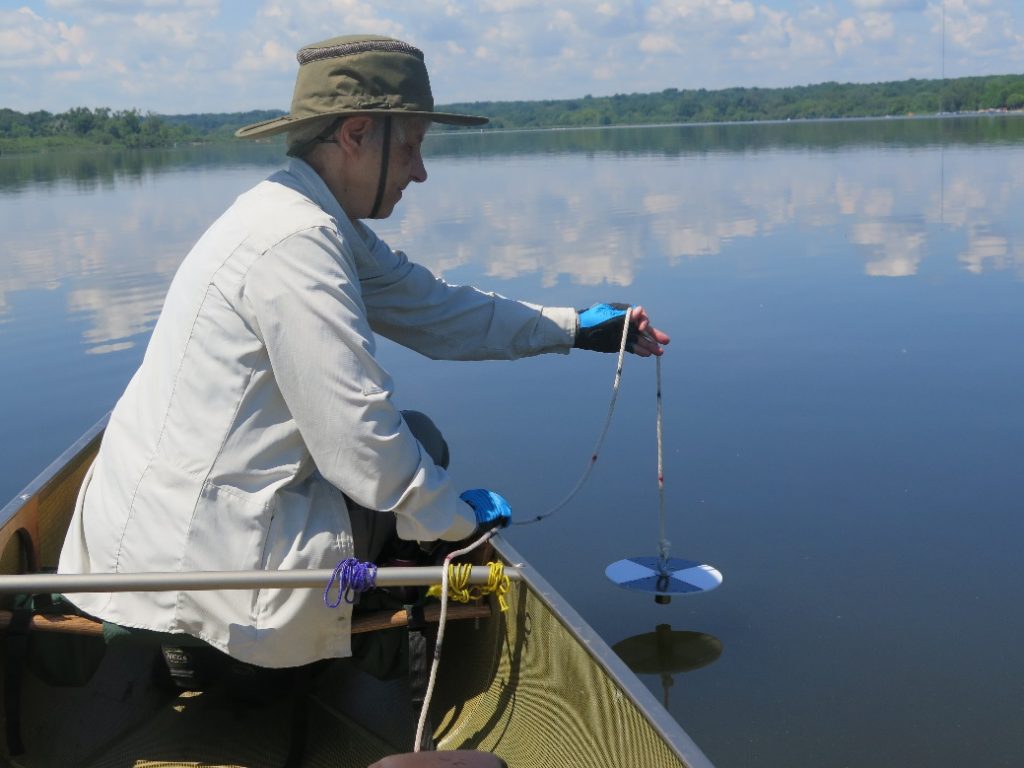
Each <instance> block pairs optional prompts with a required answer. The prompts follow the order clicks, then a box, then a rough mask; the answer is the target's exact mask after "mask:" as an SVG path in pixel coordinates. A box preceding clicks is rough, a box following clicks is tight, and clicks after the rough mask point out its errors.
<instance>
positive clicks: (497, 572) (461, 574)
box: [427, 562, 511, 613]
mask: <svg viewBox="0 0 1024 768" xmlns="http://www.w3.org/2000/svg"><path fill="white" fill-rule="evenodd" d="M487 567H488V568H490V573H489V574H488V576H487V583H486V584H484V585H482V586H474V587H471V586H469V577H470V576H471V575H472V574H473V566H472V565H471V564H470V563H449V564H448V598H449V599H450V600H455V601H456V602H459V603H468V602H469V601H470V600H479V599H480V598H481V597H486V596H487V595H491V594H493V595H496V596H497V598H498V607H499V608H501V610H502V612H503V613H504V612H505V611H507V610H508V601H507V600H505V595H506V594H508V591H509V589H510V588H511V584H510V582H509V578H508V576H507V575H506V574H505V565H504V563H501V562H492V563H488V564H487ZM427 596H428V597H440V596H441V585H440V584H435V585H434V586H432V587H430V588H429V589H428V590H427Z"/></svg>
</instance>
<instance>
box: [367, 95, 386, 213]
mask: <svg viewBox="0 0 1024 768" xmlns="http://www.w3.org/2000/svg"><path fill="white" fill-rule="evenodd" d="M381 143H382V145H383V146H382V148H381V153H380V181H378V182H377V197H376V198H374V200H373V208H372V209H371V210H370V218H371V219H376V218H377V214H378V213H380V204H381V203H382V202H384V188H385V187H386V186H387V183H388V159H389V158H390V157H391V115H386V116H385V117H384V138H383V139H382V140H381Z"/></svg>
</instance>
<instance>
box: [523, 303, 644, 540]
mask: <svg viewBox="0 0 1024 768" xmlns="http://www.w3.org/2000/svg"><path fill="white" fill-rule="evenodd" d="M632 319H633V308H632V307H628V308H627V309H626V317H625V322H623V324H622V340H621V341H620V342H619V356H618V358H617V359H616V361H615V379H614V380H613V381H612V397H611V400H610V401H609V403H608V413H607V414H605V417H604V426H602V427H601V434H600V435H599V436H598V438H597V443H595V445H594V450H593V451H591V452H590V461H589V462H587V466H586V469H584V470H583V474H582V475H580V479H579V480H578V481H577V482H576V485H575V486H573V489H572V490H571V491H569V493H568V494H567V495H566V497H565V498H564V499H562V500H561V501H560V502H558V504H556V505H555V506H554V507H552V508H551V509H549V510H548V511H547V512H545V513H544V514H541V515H537V516H536V517H534V518H533V519H531V520H523V521H522V522H513V523H512V525H533V524H534V523H539V522H540V521H541V520H544V519H546V518H548V517H551V516H552V515H553V514H555V513H556V512H558V511H559V510H560V509H561V508H562V507H564V506H565V505H566V504H568V503H569V502H570V501H572V500H573V498H574V497H575V496H576V494H577V493H579V490H580V488H582V487H583V484H584V483H585V482H587V478H588V477H590V473H591V471H592V470H593V469H594V465H595V464H596V463H597V457H598V456H599V455H600V454H601V448H602V446H603V445H604V439H605V437H606V436H607V435H608V427H609V426H611V423H612V414H614V413H615V403H616V401H617V400H618V399H619V385H620V384H621V383H622V364H623V361H624V360H625V358H626V339H627V338H628V337H629V324H630V322H631V321H632ZM659 359H660V358H659ZM659 370H660V369H659ZM659 391H660V387H659ZM658 474H659V475H660V474H661V471H660V470H659V472H658Z"/></svg>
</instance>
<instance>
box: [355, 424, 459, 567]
mask: <svg viewBox="0 0 1024 768" xmlns="http://www.w3.org/2000/svg"><path fill="white" fill-rule="evenodd" d="M402 417H403V418H404V419H405V423H406V424H407V425H408V427H409V431H411V432H412V434H413V437H415V438H416V439H417V440H419V442H420V445H421V446H423V449H424V450H425V451H426V452H427V454H429V456H430V458H432V459H433V460H434V463H435V464H437V465H438V466H439V467H442V468H443V469H447V468H448V443H446V442H445V440H444V436H443V435H442V434H441V430H439V429H438V428H437V426H436V425H435V424H434V422H433V421H431V420H430V417H428V416H426V415H424V414H422V413H420V412H419V411H402ZM346 501H348V516H349V519H350V520H351V521H352V539H353V542H354V545H355V557H356V559H357V560H363V561H366V560H369V561H371V562H376V560H377V558H378V557H379V556H380V553H381V552H382V551H383V550H384V548H385V547H386V546H387V545H388V544H389V543H390V542H391V541H392V539H394V538H395V516H394V514H392V513H391V512H377V511H375V510H372V509H366V508H364V507H360V506H359V505H358V504H356V503H355V502H354V501H352V500H351V499H348V498H347V497H346Z"/></svg>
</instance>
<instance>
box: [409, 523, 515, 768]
mask: <svg viewBox="0 0 1024 768" xmlns="http://www.w3.org/2000/svg"><path fill="white" fill-rule="evenodd" d="M497 532H498V530H497V529H496V528H492V529H491V530H489V531H488V532H487V533H485V534H484V535H483V536H481V537H480V538H479V539H477V540H476V541H474V542H473V543H472V544H470V545H469V546H468V547H463V548H462V549H457V550H455V551H454V552H450V553H449V554H448V556H447V557H446V558H445V559H444V566H443V567H442V568H441V615H440V616H439V617H438V621H437V641H436V642H435V643H434V660H433V661H432V662H431V664H430V680H429V682H428V683H427V692H426V693H425V694H424V695H423V706H422V707H420V719H419V722H418V723H417V724H416V742H415V743H414V744H413V748H412V751H413V752H419V751H420V742H421V741H422V740H423V729H424V727H426V723H427V711H428V710H429V709H430V700H431V698H433V696H434V683H435V681H436V680H437V668H438V666H439V665H440V663H441V644H442V643H443V642H444V627H445V623H446V622H447V619H448V566H449V565H450V564H451V562H452V560H454V559H455V558H456V557H460V556H461V555H465V554H467V553H469V552H472V551H473V550H474V549H476V548H477V547H479V546H480V545H481V544H483V543H484V542H485V541H487V540H488V539H490V538H491V537H492V536H494V534H496V533H497Z"/></svg>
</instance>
